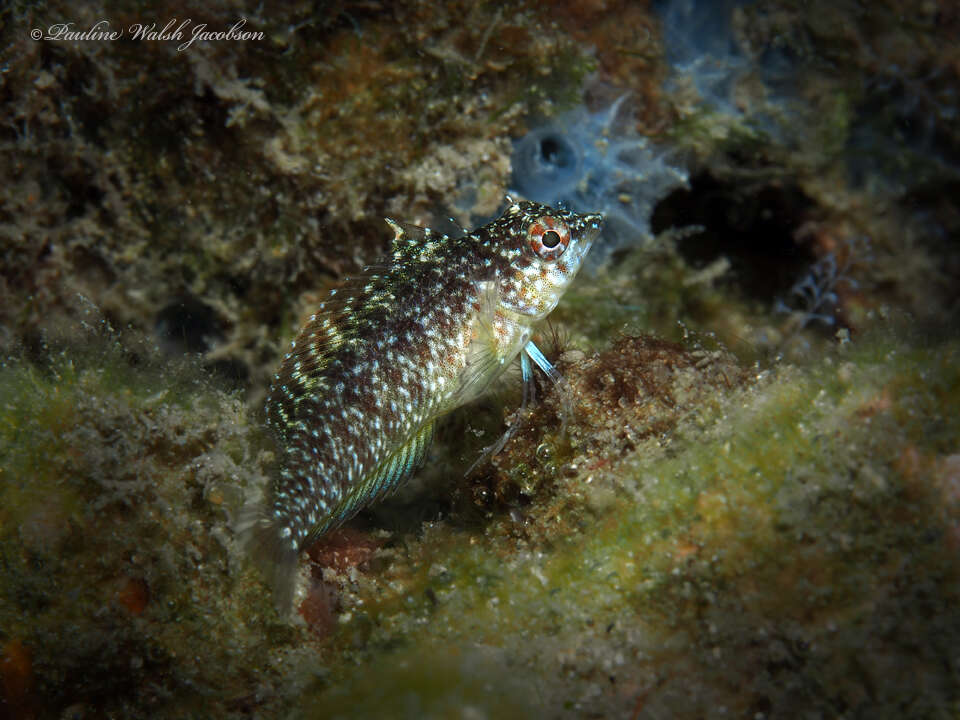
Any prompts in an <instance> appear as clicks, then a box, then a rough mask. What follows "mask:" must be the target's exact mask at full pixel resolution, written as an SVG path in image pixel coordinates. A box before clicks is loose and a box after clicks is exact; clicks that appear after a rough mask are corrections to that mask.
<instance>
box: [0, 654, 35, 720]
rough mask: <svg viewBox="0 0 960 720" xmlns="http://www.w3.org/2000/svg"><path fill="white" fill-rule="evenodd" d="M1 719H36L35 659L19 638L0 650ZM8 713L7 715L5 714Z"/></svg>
mask: <svg viewBox="0 0 960 720" xmlns="http://www.w3.org/2000/svg"><path fill="white" fill-rule="evenodd" d="M0 689H2V691H3V695H2V697H0V717H11V718H24V719H27V718H34V717H36V716H37V713H36V707H35V702H34V699H33V658H32V657H31V653H30V650H29V648H27V647H26V646H25V645H24V644H23V642H22V641H21V640H19V639H17V638H14V639H13V640H10V641H9V642H7V643H6V644H5V645H4V646H3V648H2V650H0ZM3 713H6V714H3Z"/></svg>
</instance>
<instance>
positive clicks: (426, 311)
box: [240, 202, 603, 612]
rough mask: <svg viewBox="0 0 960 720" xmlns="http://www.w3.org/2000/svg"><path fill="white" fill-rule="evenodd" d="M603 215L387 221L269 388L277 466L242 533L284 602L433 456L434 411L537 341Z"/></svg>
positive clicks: (537, 210) (541, 210)
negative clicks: (338, 537) (326, 541)
mask: <svg viewBox="0 0 960 720" xmlns="http://www.w3.org/2000/svg"><path fill="white" fill-rule="evenodd" d="M602 221H603V219H602V216H601V215H599V214H588V215H580V214H576V213H573V212H570V211H567V210H558V209H554V208H550V207H547V206H545V205H540V204H537V203H533V202H511V204H510V205H509V207H507V209H506V211H505V212H504V214H503V215H502V216H501V217H500V218H499V219H497V220H495V221H493V222H491V223H490V224H488V225H485V226H483V227H481V228H479V229H477V230H475V231H473V232H470V233H465V234H463V235H462V236H460V237H449V236H447V235H442V234H439V233H436V232H434V231H432V230H430V229H428V228H420V227H416V226H412V225H406V224H401V223H398V222H395V221H393V220H389V219H388V220H387V223H388V224H389V225H390V227H391V228H392V229H393V231H394V233H395V236H394V239H393V248H392V254H391V255H390V256H388V257H387V258H386V259H385V260H383V261H381V262H380V263H378V264H375V265H371V266H369V267H367V268H364V270H363V272H362V273H361V274H359V275H357V276H356V277H353V278H351V279H349V280H347V281H346V283H345V284H344V285H343V286H342V287H340V288H338V289H336V290H333V291H331V293H330V296H329V298H328V299H327V300H326V301H325V302H323V303H321V304H320V306H319V308H318V309H317V312H316V313H315V314H314V315H312V316H311V317H310V319H309V321H308V322H307V323H306V325H305V326H304V327H303V329H302V330H301V331H300V334H299V335H298V336H297V338H296V340H294V342H293V344H292V348H291V350H290V352H289V353H287V355H286V357H285V358H284V359H283V362H282V364H281V365H280V369H279V371H278V373H277V374H276V376H275V378H274V380H273V384H272V387H271V390H270V393H269V396H268V398H267V403H266V414H267V423H268V425H269V427H270V428H271V429H272V430H273V432H274V434H275V436H276V439H277V444H278V448H279V450H280V470H279V474H278V475H277V477H276V479H275V481H274V483H273V486H272V488H271V489H270V490H271V491H270V493H269V494H268V496H267V500H266V502H265V504H264V505H262V506H260V507H259V508H248V509H247V511H246V512H245V516H244V519H242V520H241V523H240V525H241V527H240V529H241V533H242V534H243V535H244V537H245V544H246V546H247V547H248V548H249V550H250V552H251V553H252V554H253V556H254V559H255V560H256V561H257V564H258V565H260V567H261V568H262V569H263V570H264V572H265V573H266V574H267V576H268V577H269V579H270V581H271V584H272V585H273V588H274V592H275V599H276V602H277V606H278V609H280V610H281V611H283V612H289V610H290V606H291V604H292V594H293V585H294V578H295V573H296V567H297V559H298V556H299V554H300V551H301V550H303V549H304V548H305V547H307V546H308V545H310V544H311V543H313V542H314V541H315V540H316V539H317V538H319V537H320V536H321V535H323V534H324V533H326V532H328V531H329V530H332V529H333V528H336V527H338V526H339V525H341V524H343V523H344V522H346V521H347V520H348V519H349V518H351V517H352V516H353V515H354V514H356V513H357V512H358V511H359V510H361V509H362V508H364V507H365V506H367V505H369V504H371V503H373V502H375V501H377V500H380V499H381V498H383V497H384V496H386V495H388V494H389V493H390V492H391V491H393V490H395V489H396V488H397V487H398V486H399V485H400V484H401V483H402V482H403V481H404V480H406V479H407V478H408V477H409V476H410V475H411V473H413V472H414V471H415V470H416V469H417V468H418V467H419V466H420V465H421V464H422V463H423V461H424V459H425V456H426V453H427V450H428V448H429V446H430V443H431V440H432V438H433V432H434V427H435V426H436V423H437V421H438V420H439V419H440V418H441V417H443V416H444V415H446V414H447V413H449V412H450V411H451V410H453V409H455V408H457V407H459V406H461V405H463V404H464V403H467V402H470V401H471V400H473V399H475V398H476V397H478V396H479V395H481V394H482V393H483V392H484V390H486V389H487V388H488V387H489V386H490V383H491V382H493V380H495V379H496V378H497V377H498V376H499V375H500V374H501V373H503V371H504V370H505V369H506V368H507V366H508V365H509V364H510V363H511V362H512V361H513V359H514V358H516V357H517V355H519V356H520V359H521V369H522V371H523V378H524V382H525V383H528V382H529V379H530V377H531V365H530V362H531V361H533V362H534V363H535V364H536V365H537V366H539V367H540V368H541V369H542V370H543V371H544V372H546V373H548V374H550V375H551V376H553V377H556V376H557V374H556V371H555V370H554V369H553V366H552V365H551V364H550V363H549V362H548V361H547V359H546V358H545V357H544V356H543V354H542V353H541V352H540V351H539V350H538V349H537V347H536V345H534V344H533V342H532V341H531V339H530V338H531V334H532V332H533V325H534V323H536V322H537V321H539V320H542V319H543V318H545V317H546V316H547V315H548V314H549V313H550V312H551V311H552V310H553V309H554V308H555V307H556V305H557V302H558V301H559V300H560V296H561V295H562V294H563V293H564V291H565V290H566V289H567V287H568V286H569V284H570V282H571V280H573V277H574V276H575V275H576V273H577V270H579V269H580V266H581V264H582V263H583V260H584V257H586V255H587V252H588V251H589V249H590V246H591V244H592V243H593V242H594V240H595V239H596V238H597V236H598V234H599V233H600V228H601V225H602Z"/></svg>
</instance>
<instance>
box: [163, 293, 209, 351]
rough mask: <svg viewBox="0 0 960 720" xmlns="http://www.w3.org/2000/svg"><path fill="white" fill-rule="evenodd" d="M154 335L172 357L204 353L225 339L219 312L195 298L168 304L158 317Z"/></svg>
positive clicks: (185, 298)
mask: <svg viewBox="0 0 960 720" xmlns="http://www.w3.org/2000/svg"><path fill="white" fill-rule="evenodd" d="M154 331H155V332H156V335H157V340H158V341H159V343H160V347H161V349H163V350H164V351H165V352H167V353H168V354H170V355H183V354H196V353H204V352H206V351H207V350H209V349H210V348H211V347H213V346H214V345H216V344H217V342H219V341H221V340H222V339H223V333H222V330H221V327H220V322H219V320H218V319H217V313H216V311H215V310H214V309H213V308H212V307H210V306H209V305H207V304H206V303H204V302H201V301H200V300H197V299H196V298H193V297H183V298H179V299H177V300H174V301H173V302H171V303H169V304H168V305H167V306H166V307H164V308H163V310H161V311H160V312H159V313H158V314H157V319H156V322H155V324H154Z"/></svg>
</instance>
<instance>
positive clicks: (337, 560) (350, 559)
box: [307, 528, 380, 572]
mask: <svg viewBox="0 0 960 720" xmlns="http://www.w3.org/2000/svg"><path fill="white" fill-rule="evenodd" d="M379 547H380V541H378V540H375V539H373V538H372V537H370V536H369V535H367V534H366V533H362V532H360V531H359V530H352V529H350V528H340V529H339V530H334V531H333V532H331V533H328V534H327V535H324V536H323V537H322V538H321V539H320V540H318V541H317V542H315V543H314V544H313V545H311V546H310V547H308V548H307V554H308V555H309V556H310V559H311V560H313V561H314V562H315V563H317V564H318V565H322V566H323V567H328V568H332V569H333V570H336V571H337V572H344V571H345V570H347V569H349V568H352V567H356V566H357V565H361V564H363V563H365V562H366V561H367V560H369V559H370V558H371V556H372V555H373V553H374V552H375V551H376V550H377V548H379Z"/></svg>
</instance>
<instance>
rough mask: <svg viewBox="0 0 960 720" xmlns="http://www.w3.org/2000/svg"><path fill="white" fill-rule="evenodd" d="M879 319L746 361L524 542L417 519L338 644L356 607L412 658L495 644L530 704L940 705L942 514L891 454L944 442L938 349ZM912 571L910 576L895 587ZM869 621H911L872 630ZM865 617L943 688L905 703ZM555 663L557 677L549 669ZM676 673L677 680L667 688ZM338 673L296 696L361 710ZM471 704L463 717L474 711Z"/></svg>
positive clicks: (935, 492) (945, 576) (686, 708)
mask: <svg viewBox="0 0 960 720" xmlns="http://www.w3.org/2000/svg"><path fill="white" fill-rule="evenodd" d="M880 335H881V337H874V338H869V339H866V340H864V341H863V342H862V343H860V344H859V345H858V346H857V347H856V348H854V349H852V350H850V351H848V352H847V353H846V354H843V355H835V356H832V357H828V358H826V360H825V361H823V362H821V363H819V364H817V365H815V366H813V367H810V368H807V369H803V370H801V369H798V368H795V367H791V366H783V367H781V368H778V369H777V370H776V371H775V372H771V373H768V374H766V375H765V376H764V377H762V378H760V379H759V380H758V381H757V382H756V383H754V384H753V385H752V386H751V387H749V388H748V389H746V390H743V391H740V392H737V393H733V394H732V396H731V397H730V398H729V399H728V400H727V401H725V402H724V403H722V407H721V409H720V410H718V411H717V412H715V413H711V415H712V417H710V418H700V419H699V420H698V422H697V423H695V424H691V425H689V426H687V427H683V428H682V429H681V430H680V431H678V432H677V433H676V434H675V435H674V438H673V439H672V440H671V442H670V448H671V451H670V452H669V453H665V452H664V451H663V450H662V449H660V448H653V447H646V448H642V449H640V450H638V451H637V452H636V453H634V454H632V455H630V456H628V457H626V458H625V459H624V460H623V461H622V462H621V463H620V464H619V466H617V467H614V468H608V469H606V470H604V471H602V472H594V473H591V474H589V475H585V474H581V475H580V476H579V477H577V478H576V480H575V481H571V482H570V483H569V486H574V485H577V486H581V487H582V486H584V485H586V486H590V485H593V486H595V487H597V486H603V485H607V486H608V487H607V489H608V491H609V493H610V495H611V497H612V499H610V500H608V501H606V502H605V503H604V504H603V505H602V507H603V511H602V512H596V511H595V510H594V509H592V508H591V506H590V504H589V503H588V502H583V501H581V502H580V503H579V504H574V505H573V506H572V507H570V508H569V509H568V512H571V513H574V514H577V515H579V516H580V519H581V520H583V522H582V523H580V524H579V525H578V527H579V528H580V529H579V530H577V531H575V532H573V533H571V534H568V535H565V536H564V537H561V538H553V539H552V540H551V542H549V543H548V544H546V545H541V546H539V547H537V546H531V545H530V544H528V543H522V542H520V543H515V541H514V542H512V541H511V540H510V539H509V537H508V536H509V529H508V526H509V522H506V521H503V520H501V521H496V522H495V523H494V525H493V526H492V527H491V528H489V529H488V530H487V532H486V534H485V536H484V537H482V538H478V537H476V536H474V535H465V534H460V533H455V532H450V530H449V529H445V528H443V527H442V526H435V527H433V528H429V529H427V530H426V531H425V534H424V536H423V537H422V538H421V539H420V541H419V542H418V543H414V544H413V545H411V546H409V547H408V548H407V549H406V553H405V554H407V557H406V558H400V557H395V558H393V563H392V564H391V566H390V567H388V568H387V569H386V570H385V571H384V576H383V578H382V581H381V582H380V583H377V586H376V597H375V599H371V598H370V597H368V596H367V593H366V592H365V591H364V590H361V591H360V592H359V594H358V596H357V597H358V598H359V599H362V602H359V600H358V606H357V607H356V609H351V610H350V611H349V612H348V614H347V616H346V617H343V618H342V621H343V623H344V625H343V629H342V633H343V634H342V638H343V639H344V641H345V642H346V646H347V647H349V646H350V645H351V644H352V643H354V642H355V640H356V638H355V636H354V635H353V634H352V633H351V632H350V627H351V625H352V623H354V622H355V620H354V619H353V615H355V614H357V613H362V614H363V615H364V616H365V618H366V620H365V622H366V623H367V624H369V625H370V626H372V627H373V628H374V629H373V631H372V632H368V633H367V634H366V635H365V642H366V643H368V648H372V649H371V650H368V651H367V652H372V653H373V656H374V657H377V656H380V655H381V654H382V652H383V651H384V649H386V651H387V652H388V653H389V652H393V651H391V650H390V648H392V647H395V646H396V644H397V643H399V644H400V647H401V648H402V650H399V651H396V652H398V653H400V656H402V657H403V658H405V660H404V662H413V663H416V662H417V659H418V658H420V659H422V660H423V661H424V662H428V661H427V658H428V657H429V656H430V655H431V654H432V653H434V652H435V650H434V649H433V648H435V647H437V646H441V647H445V648H447V649H448V651H449V649H450V648H469V647H471V646H472V644H474V643H476V644H479V645H484V646H486V645H493V646H496V647H499V648H502V650H503V651H504V652H505V653H506V658H507V662H508V663H509V664H510V665H511V666H512V667H513V668H514V669H513V671H512V673H511V674H512V675H513V676H517V675H521V676H524V677H526V678H527V679H528V682H529V683H530V692H531V693H532V694H535V695H536V696H537V697H538V707H539V708H540V711H541V712H544V713H546V714H547V715H553V714H557V713H560V714H562V713H563V712H565V711H576V713H575V714H581V713H584V714H587V715H594V714H595V715H597V716H609V714H622V713H624V712H628V711H629V709H630V707H631V702H638V701H639V699H640V696H643V697H644V698H645V701H644V703H640V705H643V706H644V712H643V714H641V716H646V713H647V712H649V715H650V716H656V715H657V712H663V711H666V710H667V709H669V710H670V712H672V713H680V714H688V713H692V712H703V711H705V710H707V709H708V708H709V707H710V706H711V705H714V704H717V703H719V704H720V705H722V706H723V707H726V708H727V709H728V711H729V712H732V713H733V714H735V715H742V714H744V713H747V712H749V711H754V712H756V710H755V708H757V707H760V708H766V709H765V710H763V712H764V713H766V714H767V716H769V717H793V716H795V715H794V714H793V713H794V712H795V711H797V710H798V708H799V709H800V710H803V711H806V712H823V711H827V710H829V709H831V708H834V709H835V708H838V707H846V708H849V710H850V711H852V712H855V713H857V714H861V713H865V712H866V713H878V712H879V713H888V714H889V713H895V712H899V711H896V710H894V708H912V709H913V711H915V712H920V713H921V714H922V713H924V712H928V711H931V710H932V708H934V707H935V706H936V704H937V703H939V702H953V701H955V700H956V698H955V696H953V695H952V694H951V692H950V691H949V690H948V689H947V688H948V687H949V682H948V681H949V673H948V674H947V675H944V674H943V672H945V671H941V670H939V669H938V666H937V662H940V661H946V662H948V663H949V662H950V661H948V657H949V652H948V648H949V647H950V645H951V643H952V642H955V641H956V639H957V635H958V632H960V622H958V618H957V617H956V615H955V613H953V612H952V610H951V608H952V607H953V604H954V603H955V602H956V600H957V594H958V586H957V578H958V576H957V569H958V568H957V567H956V563H955V560H954V556H953V551H952V549H951V547H950V546H949V542H948V531H949V529H950V527H951V525H950V523H953V524H954V525H955V524H956V516H955V515H954V516H952V517H949V516H947V517H945V516H943V514H942V513H941V514H937V513H936V512H935V508H936V507H937V505H938V504H939V503H940V502H941V501H942V493H943V492H944V490H945V488H944V487H943V486H942V485H938V483H937V482H936V481H934V482H930V483H928V484H927V485H926V486H925V487H923V488H917V487H915V485H916V480H917V479H916V478H910V477H909V476H904V474H903V473H902V472H900V471H899V470H898V463H899V458H900V456H901V455H902V454H903V453H904V452H908V451H909V449H910V448H913V447H916V448H918V452H921V453H928V452H940V450H939V448H938V447H937V445H938V444H939V443H938V442H937V438H938V437H941V436H942V437H950V438H954V439H955V438H956V437H958V431H960V428H958V427H957V425H958V420H957V419H956V417H955V416H952V415H951V413H950V408H951V407H952V406H953V403H956V402H957V400H958V399H960V397H958V393H960V385H958V380H960V372H958V370H957V364H956V360H957V355H958V351H960V347H958V346H957V344H956V343H947V344H943V345H938V346H933V347H929V348H915V347H914V348H911V347H907V346H904V345H903V344H902V343H901V342H900V341H898V340H896V339H893V338H891V337H890V334H889V333H888V332H884V333H881V334H880ZM878 397H884V398H886V399H885V400H883V403H882V406H881V407H879V408H878V409H876V410H874V407H875V405H876V402H877V398H878ZM904 413H906V415H905V416H902V415H904ZM931 426H932V427H934V428H936V433H935V434H931V433H930V428H931ZM918 443H919V445H918ZM555 492H557V493H561V494H562V493H564V492H576V491H573V490H569V491H568V490H565V489H564V488H560V489H558V490H556V491H555ZM594 492H597V490H594ZM535 502H537V500H535ZM575 525H577V524H576V523H575ZM505 534H506V535H507V536H506V537H505ZM907 557H910V559H911V560H910V565H909V567H906V566H904V564H903V563H904V561H905V559H906V558H907ZM438 567H439V568H442V570H436V568H438ZM920 577H925V578H926V580H925V581H924V582H925V583H926V587H924V588H923V589H922V590H921V589H919V588H918V589H917V590H916V591H907V592H904V591H903V588H902V587H901V583H903V582H908V581H910V582H915V581H917V580H918V579H919V578H920ZM438 578H442V582H439V583H438V582H437V580H438ZM383 580H385V581H386V582H385V583H384V582H383ZM929 583H933V584H932V585H930V584H929ZM934 597H936V600H934V599H933V598H934ZM371 600H373V601H372V602H371ZM929 602H934V607H933V608H932V609H931V610H932V614H931V611H928V603H929ZM890 622H894V623H904V624H908V625H909V626H910V627H911V628H912V632H914V633H919V635H915V636H914V637H913V638H906V637H900V636H898V635H897V634H893V635H890V634H889V633H886V634H884V632H882V631H881V628H884V627H886V626H887V625H888V624H889V623H890ZM873 633H877V634H878V638H877V639H875V640H874V641H873V645H874V646H876V652H877V653H878V655H879V656H882V657H883V661H882V662H883V663H887V662H892V661H893V659H895V658H900V659H901V661H903V662H907V661H908V659H909V658H912V657H913V650H914V646H915V644H916V643H918V642H919V643H921V644H924V645H925V647H926V650H925V651H924V652H923V653H921V657H920V662H921V668H922V672H923V673H924V677H925V678H926V680H927V681H929V682H930V683H932V686H934V687H937V688H939V690H938V692H945V693H946V695H945V696H940V695H938V696H937V697H936V698H935V697H930V698H918V697H916V696H914V694H913V692H912V688H911V687H909V686H908V685H907V684H906V683H897V682H889V681H888V680H886V679H885V678H884V677H883V671H882V667H881V664H872V661H870V660H864V658H863V657H862V656H861V648H862V646H861V645H860V643H861V642H862V641H863V639H864V637H865V636H866V635H867V634H873ZM335 642H336V643H337V645H339V642H338V641H336V640H335ZM341 647H343V646H341ZM347 647H344V648H343V651H345V652H350V651H349V650H347ZM464 651H466V650H464ZM565 653H568V654H570V657H567V655H566V654H565ZM362 655H364V656H366V652H364V653H362ZM617 657H620V658H621V659H620V661H619V662H614V661H613V660H612V659H613V658H617ZM938 657H939V658H940V661H937V660H935V658H938ZM411 658H412V659H411ZM611 662H612V663H613V664H612V666H611V667H610V668H609V671H608V670H607V669H604V670H603V671H601V670H600V668H601V667H604V663H608V664H609V663H611ZM877 662H878V663H880V661H879V660H878V661H877ZM778 663H779V665H778ZM565 668H566V669H567V672H565ZM570 668H572V669H573V670H574V671H575V672H574V676H575V678H576V679H575V680H574V679H570V680H569V682H564V681H562V680H560V679H554V678H555V677H556V678H563V677H568V675H569V669H570ZM865 668H866V669H865ZM692 672H695V673H696V676H697V685H696V687H695V688H691V689H690V691H689V693H682V692H681V691H680V685H682V684H684V683H686V681H685V680H683V678H685V677H688V676H689V674H690V673H692ZM947 672H948V671H947ZM604 673H606V674H607V676H605V675H604ZM352 678H353V676H351V675H350V674H349V673H348V674H347V675H346V677H345V679H338V680H337V681H336V682H335V683H334V684H335V686H336V688H335V689H331V690H330V691H329V694H328V695H324V696H322V697H321V698H320V699H318V701H317V702H318V706H321V705H322V704H323V703H324V702H325V699H326V698H327V697H328V696H331V697H332V696H336V697H337V698H339V700H338V701H339V702H344V697H353V698H354V700H355V702H356V703H357V707H358V708H364V707H366V706H365V705H364V703H363V700H362V695H363V694H364V692H365V690H364V688H366V687H367V682H368V681H367V679H366V678H365V677H364V676H363V674H361V675H359V676H356V677H355V678H353V679H352ZM390 682H392V681H389V680H388V681H386V683H385V686H386V687H389V686H390ZM624 686H626V687H629V688H632V689H633V693H634V695H633V696H632V698H631V697H624V695H623V692H622V688H623V687H624ZM444 687H445V686H443V685H442V686H437V687H433V688H429V687H422V686H418V689H417V690H412V689H411V688H409V687H407V688H406V690H407V691H408V692H414V693H415V694H417V697H418V698H419V701H420V702H421V703H425V704H426V706H429V705H430V703H433V702H438V703H439V702H442V701H443V699H444V698H447V699H449V696H447V695H445V692H446V691H445V689H444ZM446 687H450V686H449V685H447V686H446ZM452 687H456V683H453V685H452ZM654 687H656V688H658V689H657V690H656V691H654V690H652V688H654ZM351 688H352V690H351ZM644 688H646V690H645V689H644ZM648 691H649V692H648ZM351 693H354V694H353V695H351ZM402 693H403V691H402V690H400V689H398V690H397V694H396V696H395V697H394V700H395V701H396V702H397V703H399V702H400V698H401V697H402ZM594 694H595V696H594ZM951 698H952V700H951ZM588 699H590V701H589V702H587V700H588ZM348 705H349V704H348ZM418 707H422V706H420V705H418ZM658 708H659V710H658ZM486 711H488V714H486V715H484V713H483V712H481V714H480V715H479V716H494V709H493V708H492V707H489V708H486ZM357 716H360V717H362V716H364V715H363V713H361V714H359V715H357ZM398 716H399V717H413V715H404V714H403V713H402V712H400V713H398ZM428 716H429V715H428ZM435 716H436V717H442V716H443V715H442V714H437V715H435Z"/></svg>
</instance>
